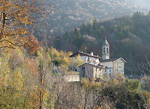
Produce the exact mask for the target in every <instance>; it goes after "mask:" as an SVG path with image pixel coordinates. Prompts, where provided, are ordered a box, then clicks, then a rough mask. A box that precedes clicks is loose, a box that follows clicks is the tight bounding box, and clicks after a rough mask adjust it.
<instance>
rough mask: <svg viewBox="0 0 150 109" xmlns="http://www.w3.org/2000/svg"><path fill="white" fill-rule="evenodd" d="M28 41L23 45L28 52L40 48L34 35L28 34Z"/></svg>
mask: <svg viewBox="0 0 150 109" xmlns="http://www.w3.org/2000/svg"><path fill="white" fill-rule="evenodd" d="M27 40H28V43H27V44H26V45H25V47H26V48H27V50H28V52H29V53H33V52H35V51H37V50H38V49H39V48H40V43H39V41H38V39H37V38H36V37H34V36H33V35H30V36H29V38H28V39H27Z"/></svg>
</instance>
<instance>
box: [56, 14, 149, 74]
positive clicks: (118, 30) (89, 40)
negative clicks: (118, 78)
mask: <svg viewBox="0 0 150 109" xmlns="http://www.w3.org/2000/svg"><path fill="white" fill-rule="evenodd" d="M105 37H107V39H108V41H109V43H110V45H111V57H112V58H118V57H123V58H124V59H125V60H126V61H127V64H126V67H125V68H126V69H125V70H126V74H141V73H142V71H141V70H140V69H143V68H148V66H149V69H150V65H147V60H150V13H149V14H147V15H144V14H142V13H139V12H136V13H134V15H133V16H132V17H130V16H126V17H121V18H115V19H112V20H108V21H103V22H98V21H97V20H96V19H94V20H92V21H91V22H89V23H87V24H83V25H82V26H81V27H80V28H75V29H74V30H71V31H68V32H66V33H65V34H64V35H63V36H60V37H56V39H55V42H54V45H55V47H56V48H57V49H60V50H67V51H72V52H76V51H78V50H82V51H85V52H88V53H90V52H91V51H93V52H94V53H95V54H96V55H99V56H101V46H102V43H103V41H104V38H105ZM144 71H145V73H147V74H149V73H150V70H146V69H144Z"/></svg>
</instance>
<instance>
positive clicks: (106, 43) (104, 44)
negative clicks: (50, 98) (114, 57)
mask: <svg viewBox="0 0 150 109" xmlns="http://www.w3.org/2000/svg"><path fill="white" fill-rule="evenodd" d="M103 46H109V43H108V41H107V38H106V37H105V41H104V43H103Z"/></svg>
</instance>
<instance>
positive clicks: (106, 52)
mask: <svg viewBox="0 0 150 109" xmlns="http://www.w3.org/2000/svg"><path fill="white" fill-rule="evenodd" d="M109 58H110V46H109V43H108V41H107V39H106V37H105V41H104V43H103V45H102V59H103V60H105V59H109Z"/></svg>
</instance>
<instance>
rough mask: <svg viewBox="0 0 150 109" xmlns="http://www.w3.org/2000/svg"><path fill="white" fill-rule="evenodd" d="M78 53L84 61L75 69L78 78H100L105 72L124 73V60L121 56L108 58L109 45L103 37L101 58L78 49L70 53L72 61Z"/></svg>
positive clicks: (110, 73) (109, 73)
mask: <svg viewBox="0 0 150 109" xmlns="http://www.w3.org/2000/svg"><path fill="white" fill-rule="evenodd" d="M78 55H80V56H81V59H82V60H84V61H85V64H83V65H80V66H79V67H78V69H77V71H78V72H79V76H80V79H81V78H83V77H85V78H89V79H90V78H101V79H103V76H104V75H105V74H107V75H109V76H111V77H114V76H115V75H116V74H119V73H121V74H122V75H124V65H125V63H126V61H125V60H124V59H123V58H121V57H120V58H110V45H109V43H108V41H107V40H106V39H105V41H104V43H103V45H102V58H101V57H99V56H97V55H94V53H93V52H91V53H90V54H88V53H84V52H82V51H79V52H77V53H74V54H72V55H71V56H70V57H72V61H73V62H74V61H75V60H76V56H78Z"/></svg>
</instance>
